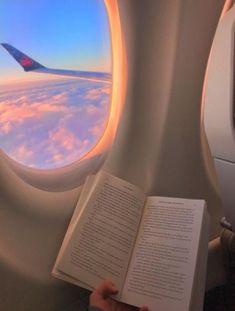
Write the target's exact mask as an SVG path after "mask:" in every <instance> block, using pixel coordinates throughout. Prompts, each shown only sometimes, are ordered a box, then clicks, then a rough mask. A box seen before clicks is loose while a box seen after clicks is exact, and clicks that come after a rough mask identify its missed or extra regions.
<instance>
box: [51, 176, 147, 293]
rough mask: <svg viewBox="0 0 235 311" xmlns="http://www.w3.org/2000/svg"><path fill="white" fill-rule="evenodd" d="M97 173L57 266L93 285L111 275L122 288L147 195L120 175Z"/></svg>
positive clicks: (90, 285) (119, 287) (118, 286)
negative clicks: (90, 191) (91, 190)
mask: <svg viewBox="0 0 235 311" xmlns="http://www.w3.org/2000/svg"><path fill="white" fill-rule="evenodd" d="M97 176H98V177H96V186H95V188H94V189H93V193H92V194H91V195H90V197H89V199H88V201H87V202H86V207H85V209H84V211H83V213H82V214H81V216H80V219H79V221H78V222H77V224H76V227H75V229H74V230H73V233H72V235H71V237H70V240H69V241H68V243H67V245H66V246H65V247H64V250H63V254H62V256H61V258H60V259H59V260H58V263H57V267H56V268H57V270H59V271H61V272H63V273H65V274H67V275H69V276H71V277H73V278H75V279H77V280H79V281H80V282H83V283H86V284H87V285H88V286H89V287H91V288H94V287H96V286H97V285H98V284H100V282H101V281H102V280H103V279H105V278H110V279H111V280H112V281H113V282H114V283H115V285H116V286H117V288H118V289H119V290H120V289H121V288H122V286H123V281H124V279H125V275H126V270H127V266H128V263H129V259H130V254H131V252H132V249H133V245H134V242H135V239H136V234H137V231H138V225H139V222H140V219H141V214H142V209H143V205H144V200H145V196H144V194H143V193H142V191H141V190H140V189H139V188H137V187H135V186H133V185H132V184H130V183H128V182H126V181H123V180H121V179H119V178H117V177H114V176H111V175H109V174H107V173H104V172H101V173H99V174H98V175H97Z"/></svg>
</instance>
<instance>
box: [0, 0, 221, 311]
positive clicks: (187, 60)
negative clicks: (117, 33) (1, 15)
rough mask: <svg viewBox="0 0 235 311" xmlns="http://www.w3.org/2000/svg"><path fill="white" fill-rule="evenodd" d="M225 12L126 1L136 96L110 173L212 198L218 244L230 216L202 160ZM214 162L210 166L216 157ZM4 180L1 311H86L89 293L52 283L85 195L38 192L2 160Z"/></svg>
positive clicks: (123, 14) (0, 181)
mask: <svg viewBox="0 0 235 311" xmlns="http://www.w3.org/2000/svg"><path fill="white" fill-rule="evenodd" d="M223 4H224V1H223V0H218V1H214V0H207V1H204V0H198V1H194V0H174V1H172V0H158V1H156V0H147V1H143V0H135V1H129V0H126V1H123V0H118V5H119V9H120V18H121V23H122V28H123V35H124V39H125V42H126V51H127V66H128V68H127V70H128V79H127V81H128V82H127V94H126V102H125V107H124V110H123V115H122V120H121V123H120V126H119V130H118V133H117V138H116V141H115V143H114V146H113V148H112V151H111V153H110V156H109V158H108V159H107V161H106V163H105V165H104V168H105V169H107V170H108V171H110V172H112V173H114V174H117V175H119V176H121V177H123V178H126V179H127V180H130V181H131V182H133V183H136V184H139V185H140V186H142V187H143V188H144V189H145V190H146V192H147V193H148V194H154V195H169V196H178V197H179V196H181V197H192V198H205V199H206V200H207V203H208V209H209V212H210V215H211V219H212V229H211V237H214V236H216V235H218V231H219V225H218V220H219V218H220V216H221V214H222V212H221V208H220V201H219V197H218V194H217V190H216V188H215V187H214V184H213V182H212V181H211V180H210V177H209V174H208V173H207V170H206V166H205V164H204V163H205V162H204V159H203V155H202V145H201V136H200V106H201V94H202V87H203V79H204V73H205V69H206V63H207V58H208V55H209V50H210V46H211V43H212V39H213V35H214V32H215V29H216V25H217V22H218V19H219V16H220V12H221V10H222V7H223ZM204 139H205V138H204ZM207 156H208V159H209V161H210V158H209V153H208V151H207ZM0 171H1V174H0V233H1V234H0V237H1V238H0V275H1V284H2V285H1V290H0V311H5V310H10V311H11V310H12V311H31V310H34V311H39V310H40V311H57V310H63V311H64V310H68V311H72V310H74V309H73V308H72V306H71V305H72V304H74V303H75V302H76V301H78V306H80V307H81V308H82V305H83V302H84V300H85V299H86V295H85V294H84V291H83V290H81V289H78V288H76V287H75V286H72V285H69V284H66V283H64V282H60V281H59V280H55V279H53V278H52V277H51V276H50V272H51V269H52V266H53V263H54V260H55V258H56V255H57V252H58V250H59V247H60V243H61V242H62V239H63V236H64V234H65V231H66V228H67V226H68V223H69V219H70V217H71V214H72V211H73V209H74V206H75V204H76V201H77V198H78V196H79V188H74V189H71V190H67V191H59V192H56V191H46V190H42V189H39V188H36V187H33V186H31V185H30V184H28V183H27V182H26V181H24V180H22V179H21V178H20V177H19V176H18V175H17V174H16V173H15V172H14V171H13V170H12V168H11V167H10V166H9V165H8V164H7V162H6V161H5V158H4V156H2V155H1V154H0ZM77 310H79V308H78V309H77Z"/></svg>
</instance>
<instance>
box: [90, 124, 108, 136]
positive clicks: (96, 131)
mask: <svg viewBox="0 0 235 311" xmlns="http://www.w3.org/2000/svg"><path fill="white" fill-rule="evenodd" d="M88 131H89V133H91V134H92V135H93V136H95V137H101V135H102V134H103V132H104V126H103V124H101V125H96V126H93V127H91V128H89V129H88Z"/></svg>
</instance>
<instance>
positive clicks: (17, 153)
mask: <svg viewBox="0 0 235 311" xmlns="http://www.w3.org/2000/svg"><path fill="white" fill-rule="evenodd" d="M32 155H33V151H32V150H30V149H28V148H27V147H26V146H24V145H23V146H20V147H18V148H16V149H15V150H14V151H13V152H12V153H11V156H12V157H13V158H14V159H17V160H18V161H19V160H21V161H22V160H24V161H25V160H26V159H27V160H29V159H30V158H31V157H32Z"/></svg>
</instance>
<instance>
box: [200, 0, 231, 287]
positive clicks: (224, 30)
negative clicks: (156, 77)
mask: <svg viewBox="0 0 235 311" xmlns="http://www.w3.org/2000/svg"><path fill="white" fill-rule="evenodd" d="M228 4H229V5H228V6H227V8H226V9H225V10H224V12H223V14H222V16H221V19H220V22H219V24H218V27H217V30H216V33H215V37H214V40H213V44H212V49H211V53H210V57H209V61H208V67H207V73H206V78H205V89H204V116H203V117H204V127H205V134H206V136H207V139H208V144H209V148H210V150H211V155H212V158H213V161H214V170H215V172H216V177H215V178H216V179H217V188H218V189H219V193H220V196H221V199H222V206H223V217H222V218H221V225H222V227H223V228H224V230H223V231H222V233H221V239H220V241H219V243H220V248H221V250H222V253H223V258H222V259H223V264H224V266H225V267H226V269H225V274H226V278H225V280H224V281H225V282H229V281H230V280H231V275H230V274H234V273H235V271H233V270H234V268H233V270H230V269H231V267H230V266H231V264H232V265H234V264H233V263H232V262H233V261H234V260H235V233H234V232H235V209H234V205H235V192H234V184H235V132H234V126H235V118H234V116H235V114H234V109H235V106H234V68H235V67H234V55H235V54H234V25H235V6H234V4H233V1H228ZM231 272H232V273H231ZM233 278H234V276H233Z"/></svg>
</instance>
